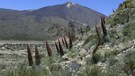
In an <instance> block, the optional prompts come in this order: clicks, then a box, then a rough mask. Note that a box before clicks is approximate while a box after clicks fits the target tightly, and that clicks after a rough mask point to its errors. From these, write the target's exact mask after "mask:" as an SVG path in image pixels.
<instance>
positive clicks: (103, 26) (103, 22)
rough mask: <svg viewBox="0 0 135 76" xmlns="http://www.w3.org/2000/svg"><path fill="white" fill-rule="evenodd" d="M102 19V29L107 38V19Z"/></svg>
mask: <svg viewBox="0 0 135 76" xmlns="http://www.w3.org/2000/svg"><path fill="white" fill-rule="evenodd" d="M100 19H101V28H102V31H103V37H106V36H107V30H106V27H105V18H104V17H100Z"/></svg>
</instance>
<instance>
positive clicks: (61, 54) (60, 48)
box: [58, 40, 64, 57]
mask: <svg viewBox="0 0 135 76" xmlns="http://www.w3.org/2000/svg"><path fill="white" fill-rule="evenodd" d="M58 43H59V51H60V56H61V57H62V56H63V55H64V51H63V48H62V46H61V43H60V40H58Z"/></svg>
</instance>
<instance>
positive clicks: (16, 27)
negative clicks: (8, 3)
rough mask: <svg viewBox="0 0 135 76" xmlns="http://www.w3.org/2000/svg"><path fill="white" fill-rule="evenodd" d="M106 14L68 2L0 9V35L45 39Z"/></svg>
mask: <svg viewBox="0 0 135 76" xmlns="http://www.w3.org/2000/svg"><path fill="white" fill-rule="evenodd" d="M100 16H103V17H104V16H105V15H103V14H101V13H99V12H96V11H94V10H92V9H90V8H87V7H85V6H81V5H79V4H75V3H72V2H67V3H65V4H60V5H54V6H47V7H43V8H40V9H36V10H24V11H18V10H10V9H0V39H11V40H47V39H54V38H58V37H60V36H63V35H64V34H67V33H68V31H69V30H70V29H71V28H72V27H70V25H69V23H70V22H72V23H73V24H74V25H76V26H75V27H76V28H80V26H82V27H84V26H91V27H92V26H94V25H96V23H97V21H99V18H100Z"/></svg>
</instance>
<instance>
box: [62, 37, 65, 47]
mask: <svg viewBox="0 0 135 76" xmlns="http://www.w3.org/2000/svg"><path fill="white" fill-rule="evenodd" d="M61 41H62V44H63V46H65V42H64V40H63V38H62V39H61Z"/></svg>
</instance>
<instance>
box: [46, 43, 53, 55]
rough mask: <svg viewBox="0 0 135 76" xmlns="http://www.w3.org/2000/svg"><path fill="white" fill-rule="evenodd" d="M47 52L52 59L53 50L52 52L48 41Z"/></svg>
mask: <svg viewBox="0 0 135 76" xmlns="http://www.w3.org/2000/svg"><path fill="white" fill-rule="evenodd" d="M46 50H47V53H48V56H49V57H51V56H52V50H51V48H50V46H49V45H48V42H47V41H46Z"/></svg>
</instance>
